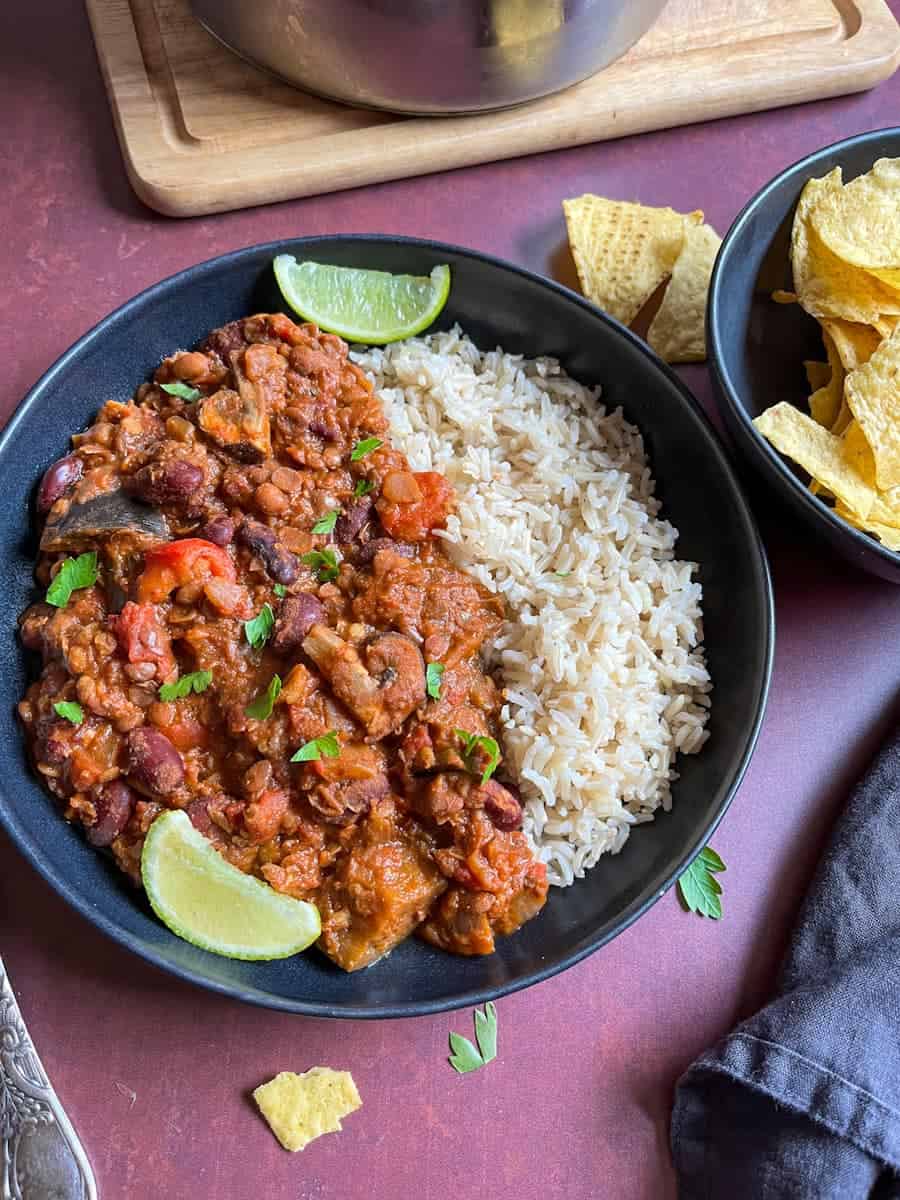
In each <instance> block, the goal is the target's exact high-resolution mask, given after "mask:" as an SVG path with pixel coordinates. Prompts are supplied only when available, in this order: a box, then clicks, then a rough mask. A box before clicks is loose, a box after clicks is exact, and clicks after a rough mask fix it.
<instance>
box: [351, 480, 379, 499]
mask: <svg viewBox="0 0 900 1200" xmlns="http://www.w3.org/2000/svg"><path fill="white" fill-rule="evenodd" d="M374 491H375V484H374V483H373V482H372V480H371V479H357V481H356V487H355V488H354V489H353V495H354V496H355V497H356V498H357V500H358V499H359V498H360V496H368V494H369V492H374Z"/></svg>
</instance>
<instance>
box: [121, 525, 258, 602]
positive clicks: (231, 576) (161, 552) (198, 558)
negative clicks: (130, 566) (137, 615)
mask: <svg viewBox="0 0 900 1200" xmlns="http://www.w3.org/2000/svg"><path fill="white" fill-rule="evenodd" d="M210 576H212V577H213V578H215V579H226V580H227V581H228V582H229V583H234V581H235V577H236V576H235V570H234V563H233V562H232V561H231V559H230V558H229V557H228V554H227V553H226V551H225V550H223V549H222V547H221V546H215V545H213V543H212V542H207V541H204V539H203V538H183V539H182V540H181V541H178V542H168V543H167V544H166V545H165V546H157V547H156V548H155V549H153V550H148V551H147V553H146V554H145V556H144V570H143V573H142V574H141V576H140V578H139V579H138V584H137V593H138V600H139V601H140V602H141V603H142V604H146V603H148V602H149V603H150V604H159V603H161V601H163V600H165V599H166V598H167V597H168V596H169V595H170V594H171V593H172V592H173V591H174V590H175V588H178V587H182V586H183V585H184V584H186V583H203V582H204V581H205V580H207V579H209V578H210Z"/></svg>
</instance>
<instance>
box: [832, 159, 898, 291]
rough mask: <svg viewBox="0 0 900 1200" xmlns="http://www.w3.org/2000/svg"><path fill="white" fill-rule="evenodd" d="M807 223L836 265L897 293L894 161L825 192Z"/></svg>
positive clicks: (896, 196)
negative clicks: (849, 267) (837, 261)
mask: <svg viewBox="0 0 900 1200" xmlns="http://www.w3.org/2000/svg"><path fill="white" fill-rule="evenodd" d="M810 221H811V223H812V227H813V229H814V230H815V232H816V234H817V235H818V238H819V240H820V241H821V243H822V245H823V246H826V247H827V248H828V250H829V251H830V252H831V254H833V255H834V256H835V257H836V258H838V259H840V260H841V262H844V263H848V264H851V265H852V266H854V267H857V268H859V269H860V270H862V271H865V272H867V273H868V274H869V275H872V276H874V277H875V278H876V279H878V280H880V281H881V283H883V284H886V285H887V286H888V287H889V288H892V289H895V290H898V289H900V158H880V159H879V160H878V161H877V162H876V163H875V165H874V166H873V167H872V169H871V170H870V171H867V172H866V174H865V175H860V176H858V177H857V178H856V179H852V180H851V181H850V182H849V183H846V184H844V185H843V187H840V188H832V189H830V190H829V192H828V194H827V195H825V196H822V197H821V198H820V200H819V201H818V202H817V203H816V205H815V206H814V208H813V210H812V212H811V214H810ZM895 311H896V310H895Z"/></svg>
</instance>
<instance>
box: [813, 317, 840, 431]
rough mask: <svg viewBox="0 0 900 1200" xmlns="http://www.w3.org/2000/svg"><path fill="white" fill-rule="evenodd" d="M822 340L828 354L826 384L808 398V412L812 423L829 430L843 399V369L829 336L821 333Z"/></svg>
mask: <svg viewBox="0 0 900 1200" xmlns="http://www.w3.org/2000/svg"><path fill="white" fill-rule="evenodd" d="M822 340H823V341H824V342H825V351H826V353H827V354H828V382H827V383H826V384H825V385H824V387H820V388H818V389H817V390H816V391H815V392H813V394H812V395H811V396H810V398H809V411H810V414H811V415H812V419H813V420H814V421H817V422H818V423H819V424H820V425H824V426H825V428H826V429H831V427H832V425H834V423H835V421H836V420H837V417H838V413H839V412H840V411H841V403H842V401H843V399H844V368H843V367H842V366H841V360H840V358H839V357H838V352H837V350H836V348H835V345H834V342H833V341H832V340H831V338H830V336H829V335H828V334H827V333H824V332H823V334H822Z"/></svg>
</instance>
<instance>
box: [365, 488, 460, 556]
mask: <svg viewBox="0 0 900 1200" xmlns="http://www.w3.org/2000/svg"><path fill="white" fill-rule="evenodd" d="M411 480H412V481H413V486H412V487H411V488H410V490H409V493H408V494H409V495H410V496H412V497H415V496H416V492H418V498H416V499H412V500H411V501H410V502H407V503H402V502H399V501H395V500H390V499H388V498H387V497H386V496H384V495H382V496H381V497H380V498H379V500H378V501H377V503H376V505H375V507H376V508H377V509H378V515H379V517H380V518H381V523H382V525H383V526H384V528H385V530H386V531H387V532H388V533H389V534H390V536H391V537H393V538H397V539H398V540H400V541H405V542H422V541H424V540H425V539H426V538H427V537H428V535H429V533H430V532H431V530H432V529H442V528H443V527H444V525H445V524H446V523H447V517H448V516H449V515H450V512H451V510H452V508H453V499H454V493H453V487H452V485H451V484H450V483H448V481H447V480H446V479H445V478H444V476H443V475H439V474H438V473H437V471H415V472H413V473H411ZM388 491H389V494H390V495H401V494H403V493H402V489H400V488H399V487H395V488H390V489H388Z"/></svg>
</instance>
